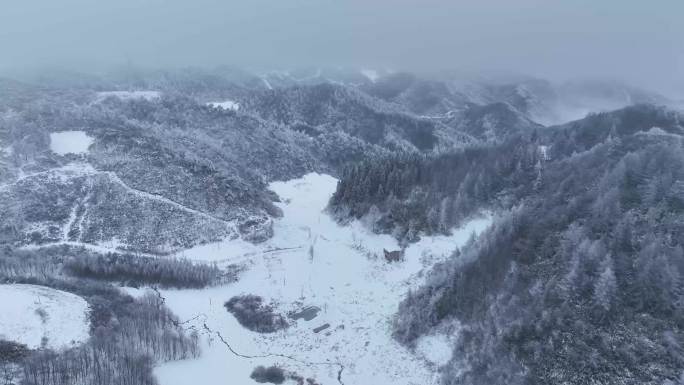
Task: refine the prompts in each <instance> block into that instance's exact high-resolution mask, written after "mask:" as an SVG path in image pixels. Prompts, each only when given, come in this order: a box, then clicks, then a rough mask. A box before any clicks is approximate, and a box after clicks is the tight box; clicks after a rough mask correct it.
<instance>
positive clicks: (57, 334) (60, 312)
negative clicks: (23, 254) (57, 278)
mask: <svg viewBox="0 0 684 385" xmlns="http://www.w3.org/2000/svg"><path fill="white" fill-rule="evenodd" d="M0 298H2V310H1V311H0V339H5V340H9V341H14V342H19V343H22V344H25V345H27V346H28V347H29V348H39V347H41V345H42V340H43V338H45V340H46V342H47V347H50V348H55V349H57V348H62V347H67V346H71V345H73V344H78V343H81V342H84V341H85V340H86V339H88V311H89V308H88V303H87V302H86V301H85V300H84V299H83V298H81V297H79V296H77V295H74V294H71V293H67V292H64V291H60V290H55V289H51V288H48V287H43V286H36V285H15V284H12V285H0Z"/></svg>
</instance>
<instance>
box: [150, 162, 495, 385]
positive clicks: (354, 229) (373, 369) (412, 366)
mask: <svg viewBox="0 0 684 385" xmlns="http://www.w3.org/2000/svg"><path fill="white" fill-rule="evenodd" d="M336 183H337V180H336V179H334V178H333V177H331V176H328V175H320V174H308V175H306V176H304V177H303V178H300V179H295V180H291V181H288V182H275V183H272V184H271V185H270V188H271V189H272V190H273V191H274V192H276V193H277V194H278V195H279V196H280V198H281V200H282V203H279V204H278V205H279V206H280V207H281V208H282V210H283V213H284V215H283V217H282V218H280V219H278V220H277V221H275V223H274V236H273V238H271V239H270V240H269V241H266V242H264V243H262V244H259V245H253V244H250V243H247V242H242V241H240V240H233V241H225V242H221V243H216V244H211V245H203V246H199V247H195V248H193V249H189V250H186V251H184V252H183V253H180V254H179V255H182V256H185V257H187V258H191V259H194V260H204V261H213V262H217V263H218V264H219V265H220V266H222V265H228V264H231V263H240V264H244V265H245V267H246V270H245V271H244V272H243V273H242V274H241V276H240V279H239V281H238V282H236V283H233V284H229V285H225V286H220V287H214V288H209V289H202V290H163V291H162V292H161V295H163V296H164V298H165V299H166V303H167V305H168V306H169V307H170V308H171V309H172V310H173V311H174V312H175V313H176V314H177V315H178V316H179V317H180V318H181V321H184V322H185V323H184V325H185V326H186V327H187V328H188V329H194V330H197V331H198V332H200V333H201V335H202V343H203V352H202V356H201V357H200V358H198V359H195V360H187V361H180V362H170V363H164V364H161V365H160V366H159V367H157V368H156V369H155V372H156V375H157V377H158V379H159V383H160V384H162V385H182V384H193V383H198V384H199V383H201V384H203V385H214V384H216V385H218V384H225V383H226V381H228V382H230V383H231V384H235V385H242V384H244V385H253V384H254V381H253V380H252V379H250V377H249V376H250V374H251V372H252V370H253V369H254V367H256V366H257V365H264V366H270V365H278V366H279V367H281V368H283V369H285V370H287V371H292V372H296V373H298V374H299V375H301V376H304V377H311V378H314V379H316V380H317V381H318V382H319V383H323V384H338V383H339V382H338V376H339V379H341V382H343V383H344V384H354V385H364V384H396V385H402V384H405V385H409V384H415V385H430V384H435V383H437V380H438V374H437V372H436V370H435V369H434V362H430V360H431V359H433V360H435V361H437V363H440V362H443V360H444V358H443V356H444V352H443V351H444V346H439V348H440V349H441V356H438V357H437V358H434V357H431V356H428V357H426V356H425V353H424V352H423V353H421V352H418V354H416V353H414V352H411V351H409V350H407V349H406V348H405V347H403V346H401V345H399V344H398V343H397V342H396V341H395V340H394V339H392V336H391V321H392V317H393V316H394V314H395V313H396V311H397V306H398V304H399V302H400V301H401V300H402V299H403V298H404V296H405V295H406V292H407V291H408V290H409V288H417V287H419V286H420V284H421V283H422V282H423V279H424V273H425V272H426V271H427V270H428V269H429V268H430V267H431V266H432V265H434V264H435V263H437V262H439V261H443V260H444V259H446V258H448V256H449V255H450V254H451V252H452V251H454V250H455V249H456V248H458V247H459V246H461V245H463V244H464V243H465V242H466V241H467V240H468V239H469V238H470V236H471V235H472V234H473V233H476V234H477V233H479V232H481V231H482V230H484V229H485V228H486V227H488V226H489V224H490V223H491V217H490V216H484V217H482V218H479V219H474V220H472V221H470V222H468V223H467V224H466V225H465V226H463V227H462V228H461V229H458V230H455V231H454V232H453V235H451V236H435V237H423V238H422V240H421V241H420V242H418V243H415V244H413V245H411V246H410V247H408V248H407V249H406V250H405V260H404V261H403V262H399V263H393V264H389V263H387V262H385V260H384V257H383V256H382V249H383V248H386V249H388V250H397V249H399V246H398V244H397V242H396V240H395V239H393V238H392V237H390V236H388V235H377V234H373V233H371V232H370V231H368V230H367V229H366V228H365V227H364V226H362V225H361V224H360V223H352V224H351V225H348V226H340V225H338V224H337V223H336V222H335V221H334V220H333V219H332V218H330V217H329V216H328V215H327V214H326V213H325V212H323V210H324V209H325V207H326V205H327V202H328V200H329V198H330V196H331V195H332V193H333V192H334V191H335V187H336ZM240 294H256V295H259V296H261V297H263V298H264V300H265V301H267V302H273V303H274V304H275V308H276V310H277V311H278V312H279V313H282V314H286V313H287V312H288V311H291V310H298V309H301V308H302V307H305V306H317V307H319V308H320V309H321V311H320V313H319V314H318V316H317V317H316V318H314V319H312V320H310V321H304V320H302V319H300V320H298V321H292V326H290V327H289V328H287V329H285V330H281V331H278V332H276V333H271V334H259V333H255V332H251V331H249V330H247V329H246V328H244V327H242V326H241V325H240V324H239V323H238V322H237V320H236V319H235V318H234V317H233V316H232V315H231V314H230V313H229V312H228V311H226V309H225V308H224V307H223V304H224V303H225V302H226V301H228V300H229V299H230V298H231V297H233V296H235V295H240ZM326 323H328V324H330V327H329V328H327V329H326V330H324V331H321V332H319V333H314V332H313V330H312V329H314V328H316V327H318V326H321V325H323V324H326ZM222 339H223V341H222ZM224 341H225V343H224ZM226 344H228V345H230V349H232V350H233V352H231V350H230V349H229V348H228V345H226ZM235 353H238V354H240V355H242V356H238V355H237V354H235ZM288 383H293V382H292V381H290V382H288Z"/></svg>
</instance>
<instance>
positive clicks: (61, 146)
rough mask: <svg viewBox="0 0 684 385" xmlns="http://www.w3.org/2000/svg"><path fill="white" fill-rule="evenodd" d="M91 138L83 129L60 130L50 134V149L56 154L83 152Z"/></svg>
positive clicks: (91, 142) (88, 145)
mask: <svg viewBox="0 0 684 385" xmlns="http://www.w3.org/2000/svg"><path fill="white" fill-rule="evenodd" d="M91 144H93V138H92V137H90V136H88V135H87V134H86V133H85V132H83V131H61V132H53V133H51V134H50V151H52V152H54V153H55V154H58V155H66V154H85V153H87V152H88V147H90V145H91Z"/></svg>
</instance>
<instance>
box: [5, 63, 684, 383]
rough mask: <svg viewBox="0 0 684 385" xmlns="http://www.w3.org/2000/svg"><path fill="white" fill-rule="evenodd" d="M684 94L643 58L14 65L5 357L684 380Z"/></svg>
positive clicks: (16, 374)
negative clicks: (547, 66)
mask: <svg viewBox="0 0 684 385" xmlns="http://www.w3.org/2000/svg"><path fill="white" fill-rule="evenodd" d="M683 118H684V117H683V116H682V113H681V112H679V109H678V107H677V102H676V101H673V100H670V99H668V98H666V97H664V96H662V95H660V94H657V93H654V92H650V91H645V90H642V89H639V88H635V87H631V86H627V85H623V84H621V83H618V82H615V83H607V82H581V83H578V82H560V83H559V82H551V81H546V80H542V79H537V78H531V77H520V76H516V77H497V78H492V79H489V78H482V77H473V78H470V77H464V76H462V75H458V76H457V75H456V74H453V73H436V74H431V75H426V74H416V73H409V72H399V71H384V70H369V69H364V70H357V69H339V68H338V69H326V68H321V69H313V70H298V71H289V72H287V71H271V72H248V71H243V70H237V69H234V68H229V67H219V68H216V69H197V68H193V69H176V70H143V69H135V68H130V67H127V68H125V69H121V70H118V71H113V72H108V73H104V74H98V75H86V74H73V73H60V72H58V71H56V72H53V73H51V74H49V75H44V76H40V77H35V76H30V75H26V74H24V75H22V76H14V77H6V78H0V297H1V298H2V300H0V301H2V303H1V304H0V384H2V385H18V384H23V385H53V384H64V385H67V384H68V385H86V384H87V385H90V384H103V385H104V384H128V385H138V384H150V385H153V384H160V385H176V384H177V385H182V384H190V383H202V384H207V385H209V384H217V385H218V384H225V383H231V384H245V385H249V384H254V383H276V384H280V383H287V384H306V385H316V384H344V385H352V384H353V385H355V384H358V385H363V384H405V385H417V384H420V385H430V384H468V385H479V384H558V383H562V384H587V383H596V384H644V383H648V384H675V383H678V381H681V378H683V377H682V376H683V375H684V374H683V373H684V352H683V350H682V347H681V346H682V344H684V333H683V332H682V330H684V328H683V327H684V307H683V304H684V278H683V277H684V251H683V249H682V247H683V246H682V244H683V243H684V217H683V216H682V213H684V141H683V139H682V138H684V126H683V125H682V123H681V122H682V121H684V119H683Z"/></svg>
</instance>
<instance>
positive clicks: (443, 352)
mask: <svg viewBox="0 0 684 385" xmlns="http://www.w3.org/2000/svg"><path fill="white" fill-rule="evenodd" d="M453 346H454V344H453V343H452V342H451V341H450V340H449V338H448V337H447V336H446V335H443V334H434V335H427V336H422V337H420V338H419V339H418V342H417V344H416V351H417V352H418V353H419V354H421V355H422V356H423V357H425V359H426V360H428V361H429V362H431V363H433V364H435V365H437V366H444V365H446V364H447V363H449V361H450V360H451V356H452V353H453V352H452V349H453Z"/></svg>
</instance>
